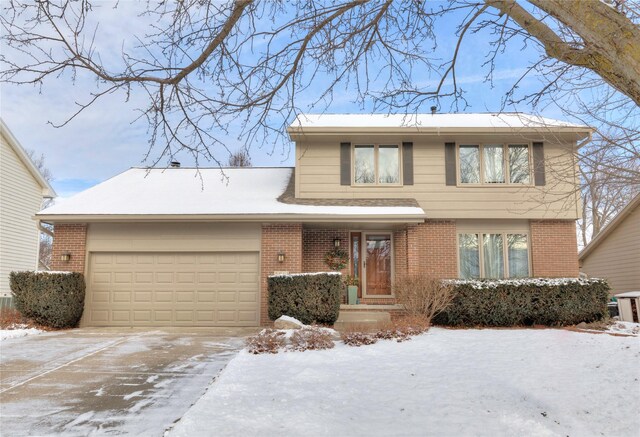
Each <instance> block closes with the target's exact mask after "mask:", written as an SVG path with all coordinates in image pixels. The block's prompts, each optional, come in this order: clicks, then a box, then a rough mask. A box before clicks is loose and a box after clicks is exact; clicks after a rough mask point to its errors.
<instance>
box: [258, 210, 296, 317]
mask: <svg viewBox="0 0 640 437" xmlns="http://www.w3.org/2000/svg"><path fill="white" fill-rule="evenodd" d="M280 252H283V253H284V254H285V261H284V262H283V263H279V262H278V253H280ZM260 270H261V272H260V277H261V287H260V290H261V292H260V324H261V325H269V324H270V323H271V321H270V320H269V315H268V292H269V291H268V288H267V277H268V276H269V275H272V274H273V272H278V271H287V272H289V273H301V272H302V224H300V223H292V224H273V225H262V242H261V250H260Z"/></svg>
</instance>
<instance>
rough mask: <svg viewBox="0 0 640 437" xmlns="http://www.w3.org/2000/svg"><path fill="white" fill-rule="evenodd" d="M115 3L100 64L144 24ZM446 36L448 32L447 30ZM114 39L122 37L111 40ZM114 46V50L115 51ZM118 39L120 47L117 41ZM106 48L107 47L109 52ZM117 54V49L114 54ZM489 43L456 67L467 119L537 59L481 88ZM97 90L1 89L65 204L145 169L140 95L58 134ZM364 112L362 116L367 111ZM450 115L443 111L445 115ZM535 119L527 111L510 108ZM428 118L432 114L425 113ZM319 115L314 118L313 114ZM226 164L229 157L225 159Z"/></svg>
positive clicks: (307, 97)
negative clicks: (76, 195) (125, 173)
mask: <svg viewBox="0 0 640 437" xmlns="http://www.w3.org/2000/svg"><path fill="white" fill-rule="evenodd" d="M110 5H111V3H110V2H108V1H104V2H101V3H99V4H98V7H97V8H96V10H97V14H96V20H99V21H100V32H101V33H100V34H99V36H102V37H104V38H105V41H104V43H105V45H103V46H99V47H98V50H102V52H101V55H102V57H103V59H107V60H108V59H109V58H110V57H112V58H115V57H117V56H118V51H119V50H120V47H121V46H123V45H124V46H127V45H130V44H133V40H132V38H131V32H129V30H130V29H137V28H140V27H141V26H140V25H139V23H138V21H137V20H139V19H138V18H137V17H136V16H135V14H127V13H124V14H123V13H122V12H123V11H122V8H120V10H114V9H113V8H112V7H109V6H110ZM452 26H454V23H453V22H452V20H445V21H443V22H441V23H440V25H439V27H440V29H439V30H440V32H439V35H440V36H439V37H438V42H439V49H438V50H439V51H440V52H442V53H445V52H447V51H448V50H450V48H451V47H452V46H453V45H454V44H455V42H456V38H455V36H454V35H453V34H452V33H451V31H450V29H451V28H452ZM447 29H449V30H447ZM114 35H117V36H114ZM114 39H115V41H117V42H118V43H117V44H114V43H113V42H114ZM118 39H119V40H118ZM107 43H108V44H107ZM114 47H115V48H114ZM489 49H490V47H489V35H486V34H478V35H469V36H468V37H467V38H466V40H465V43H464V45H463V46H462V52H461V55H460V61H459V63H458V81H459V83H460V84H461V86H462V87H463V88H464V89H465V91H466V92H467V94H466V98H467V102H468V103H469V107H468V108H466V109H465V112H486V111H497V110H499V109H500V104H501V98H502V96H503V95H504V93H505V92H506V91H507V90H508V89H509V88H510V87H511V86H512V84H513V83H514V81H515V80H516V79H517V78H518V77H519V76H520V75H521V74H522V71H523V70H524V68H526V66H527V65H529V64H530V62H532V60H533V59H535V57H536V56H535V54H536V52H535V51H534V49H533V48H531V47H529V48H528V49H526V50H521V47H519V46H510V47H509V48H508V50H507V52H506V53H505V54H504V55H502V56H501V57H500V58H499V62H498V64H497V69H496V71H495V74H494V83H493V85H494V87H493V88H491V86H490V85H489V84H488V83H485V82H484V77H485V74H486V69H482V68H481V64H482V63H483V62H484V56H485V55H486V54H487V53H488V51H489ZM418 78H419V79H420V80H421V81H423V82H424V83H430V82H431V81H433V80H435V79H436V78H435V77H428V76H425V77H424V78H422V77H418ZM322 82H323V80H322V78H320V79H319V80H318V81H317V84H315V85H314V86H311V87H310V88H309V89H307V90H306V91H305V92H304V93H303V94H302V95H300V96H299V100H298V102H299V103H301V104H302V106H304V102H310V101H313V100H314V99H315V98H317V96H318V95H319V94H320V93H321V92H322V91H323V88H322ZM538 83H539V79H537V78H535V77H531V78H530V79H527V80H526V81H525V82H524V83H523V84H522V90H523V91H526V90H528V89H533V87H535V86H536V85H538ZM93 90H95V82H94V80H93V79H92V78H89V77H79V78H78V79H77V80H76V81H75V83H74V82H72V81H71V80H69V79H68V78H61V79H59V80H48V81H47V82H45V84H44V86H43V87H42V89H40V88H38V87H34V86H29V85H23V86H16V85H9V84H2V87H1V88H0V114H1V116H2V118H3V119H4V120H5V122H6V123H7V124H8V125H9V127H10V129H11V130H12V131H13V133H14V134H15V136H16V137H17V138H18V140H19V141H20V142H21V143H22V145H23V146H24V147H25V148H27V149H33V150H35V151H36V152H37V154H40V153H42V154H44V156H45V160H46V164H47V166H48V167H49V169H50V170H51V172H52V174H53V176H54V178H55V179H54V181H53V186H54V188H55V189H56V191H57V192H58V194H59V195H60V196H62V197H68V196H70V195H72V194H74V193H76V192H78V191H81V190H84V189H86V188H88V187H90V186H92V185H94V184H96V183H99V182H101V181H103V180H105V179H107V178H109V177H111V176H113V175H115V174H117V173H120V172H122V171H124V170H126V169H127V168H129V167H132V166H142V165H146V164H147V163H145V162H144V157H145V153H146V152H147V149H148V145H147V140H148V137H147V125H146V123H145V122H144V121H137V122H136V121H135V120H136V117H137V115H138V114H137V113H136V108H138V107H141V106H144V104H145V103H146V101H145V100H144V96H143V95H142V93H137V92H135V91H134V93H133V94H132V95H131V98H130V99H129V101H127V100H126V99H125V96H123V95H121V94H115V95H110V96H107V97H105V98H103V100H102V101H101V102H100V103H99V104H97V105H95V106H93V107H91V108H89V109H88V110H87V111H85V112H83V113H82V114H81V115H80V116H78V117H77V118H76V119H74V120H73V121H71V122H70V123H69V124H68V125H66V126H65V127H62V128H54V127H53V126H51V124H49V122H53V123H60V122H62V121H64V120H65V118H66V117H67V116H69V115H70V114H72V113H73V112H75V110H76V106H75V102H76V101H86V100H87V96H88V95H89V93H90V92H91V91H93ZM367 109H369V108H367V107H365V108H364V110H365V111H366V110H367ZM448 109H449V108H448V107H443V108H442V111H443V112H447V110H448ZM509 109H510V110H519V111H523V112H530V111H531V108H528V107H526V106H522V107H517V108H509ZM326 111H327V112H354V113H357V112H362V111H363V109H362V108H360V107H359V106H358V105H357V104H355V103H353V102H352V98H351V96H350V94H349V90H348V89H346V90H343V92H341V93H340V94H339V95H338V97H337V98H336V99H335V100H334V101H333V102H332V104H331V105H330V106H329V107H328V108H327V109H326ZM422 111H423V112H428V111H429V108H428V107H425V108H422ZM314 112H317V110H316V111H314ZM543 115H545V116H547V117H551V118H563V117H562V115H561V112H560V111H559V110H557V109H554V108H547V109H546V110H544V111H543ZM226 141H227V144H228V145H229V146H230V148H240V147H241V146H243V143H241V142H240V141H239V140H238V139H237V138H236V136H234V135H230V136H229V137H228V138H227V140H226ZM291 146H292V145H291V144H289V143H282V144H278V145H277V147H276V148H275V149H272V147H271V146H266V147H260V145H258V144H252V145H251V155H252V161H253V164H254V165H255V166H292V165H294V162H293V155H292V154H291V153H289V152H290V151H291ZM221 158H222V160H224V161H226V159H227V157H226V156H222V157H221ZM178 159H179V160H180V161H182V162H183V164H186V165H188V164H189V163H190V159H189V157H188V156H179V157H178Z"/></svg>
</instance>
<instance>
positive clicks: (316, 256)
mask: <svg viewBox="0 0 640 437" xmlns="http://www.w3.org/2000/svg"><path fill="white" fill-rule="evenodd" d="M336 238H339V239H340V240H341V241H340V247H341V248H342V249H344V250H346V251H347V253H348V252H349V247H350V241H349V230H348V229H304V230H303V231H302V271H303V272H326V271H329V267H327V265H326V264H325V263H324V255H325V254H326V253H327V252H328V251H330V250H332V249H333V247H334V245H333V240H334V239H336ZM349 268H350V267H349V265H347V267H345V268H344V269H343V270H341V271H340V272H341V273H342V274H343V275H348V274H349V271H350V270H349Z"/></svg>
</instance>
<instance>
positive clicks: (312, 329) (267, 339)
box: [247, 326, 337, 355]
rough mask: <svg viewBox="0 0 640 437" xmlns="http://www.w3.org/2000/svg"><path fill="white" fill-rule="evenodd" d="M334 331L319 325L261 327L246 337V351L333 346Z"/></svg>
mask: <svg viewBox="0 0 640 437" xmlns="http://www.w3.org/2000/svg"><path fill="white" fill-rule="evenodd" d="M334 336H337V333H336V331H334V330H333V329H329V328H323V327H321V326H303V327H302V328H300V329H271V328H269V329H263V330H262V331H260V332H259V333H258V334H256V335H254V336H252V337H249V338H248V339H247V351H249V353H252V354H255V355H259V354H277V353H278V352H285V351H289V352H303V351H306V350H322V349H331V348H333V347H334V345H335V344H334V342H333V337H334Z"/></svg>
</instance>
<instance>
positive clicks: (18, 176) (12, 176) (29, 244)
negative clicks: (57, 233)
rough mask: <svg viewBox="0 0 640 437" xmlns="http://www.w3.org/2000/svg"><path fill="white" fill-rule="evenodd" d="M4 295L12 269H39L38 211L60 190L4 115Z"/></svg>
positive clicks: (0, 215)
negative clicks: (52, 185) (44, 174)
mask: <svg viewBox="0 0 640 437" xmlns="http://www.w3.org/2000/svg"><path fill="white" fill-rule="evenodd" d="M0 143H1V145H2V146H1V147H2V150H1V151H0V296H1V297H6V296H10V292H11V290H10V289H9V273H10V272H12V271H16V270H37V268H38V246H39V241H40V229H39V224H38V222H37V221H36V220H34V216H35V214H36V213H37V212H38V211H39V210H40V209H41V208H42V201H43V199H45V198H53V197H55V195H56V193H55V191H53V188H51V185H49V183H48V182H47V181H46V180H45V178H44V177H43V176H42V174H41V173H40V171H39V170H38V169H37V167H36V166H35V165H34V163H33V162H32V161H31V159H30V158H29V155H27V153H26V152H25V151H24V149H23V148H22V146H21V145H20V143H19V142H18V140H17V139H16V137H14V136H13V134H12V133H11V131H10V130H9V128H8V127H7V125H6V124H5V123H4V121H2V119H0Z"/></svg>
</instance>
